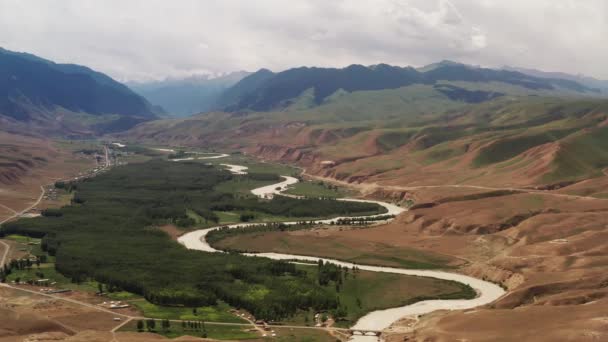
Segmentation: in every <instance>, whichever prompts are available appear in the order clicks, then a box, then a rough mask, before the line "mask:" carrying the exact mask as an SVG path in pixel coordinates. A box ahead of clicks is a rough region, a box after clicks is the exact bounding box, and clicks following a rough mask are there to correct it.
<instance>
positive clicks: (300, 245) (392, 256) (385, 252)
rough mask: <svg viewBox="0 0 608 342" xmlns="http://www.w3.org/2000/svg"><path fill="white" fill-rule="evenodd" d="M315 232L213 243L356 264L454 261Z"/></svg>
mask: <svg viewBox="0 0 608 342" xmlns="http://www.w3.org/2000/svg"><path fill="white" fill-rule="evenodd" d="M331 229H334V230H335V229H340V228H331ZM345 229H349V228H345ZM363 229H364V228H363ZM315 232H316V234H306V233H302V232H297V231H296V232H281V231H274V232H256V233H244V234H234V235H232V236H229V237H227V238H225V239H222V240H220V241H218V242H215V243H214V244H213V246H214V247H215V248H219V249H231V250H243V251H250V252H275V253H289V254H297V255H313V256H319V257H327V258H333V259H338V260H344V261H348V262H353V263H358V264H367V265H380V266H389V267H403V268H413V269H439V268H450V267H451V266H450V265H451V262H453V260H452V259H450V258H447V257H444V256H441V255H435V254H432V253H429V252H421V251H419V250H416V249H413V248H405V247H393V246H390V245H386V244H382V243H373V242H369V243H366V244H359V245H356V246H354V245H352V244H351V243H350V242H347V241H343V240H341V239H340V238H339V237H336V236H333V235H332V236H326V235H327V234H324V232H323V230H322V229H321V230H315ZM310 246H314V249H311V247H310Z"/></svg>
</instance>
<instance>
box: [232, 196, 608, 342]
mask: <svg viewBox="0 0 608 342" xmlns="http://www.w3.org/2000/svg"><path fill="white" fill-rule="evenodd" d="M566 189H568V187H565V188H564V190H566ZM391 192H392V193H391ZM441 192H443V194H442V193H441ZM455 192H457V193H455ZM455 192H452V191H451V190H450V189H449V188H444V189H439V188H432V189H418V190H415V191H407V194H406V196H407V197H408V198H415V199H416V200H417V201H418V202H419V206H418V207H419V209H416V207H414V208H413V209H411V210H410V211H409V212H406V213H404V214H403V215H401V216H400V217H398V218H397V220H395V221H393V222H391V223H389V224H386V225H381V226H376V227H370V228H366V229H360V228H355V229H348V228H347V227H343V228H341V229H327V230H321V231H318V230H312V231H298V232H270V233H267V234H269V238H271V240H270V241H272V240H277V241H280V243H279V244H277V245H276V246H268V243H266V244H256V241H261V240H265V237H264V236H263V235H259V233H256V234H257V235H255V234H254V235H255V236H254V235H252V236H251V237H248V236H243V239H242V240H243V241H245V240H246V241H247V244H248V245H252V246H253V247H254V248H256V250H258V251H266V250H265V249H262V250H260V248H262V247H263V246H266V248H268V251H280V249H281V248H282V247H281V246H291V247H290V248H299V246H300V245H301V242H302V241H305V242H306V244H308V245H309V246H315V248H314V249H309V253H312V252H314V253H316V254H318V255H322V256H330V257H337V258H344V257H348V255H346V254H344V252H343V251H348V250H364V249H365V248H367V249H365V250H366V251H367V253H372V252H373V253H375V254H376V255H380V252H379V250H372V249H369V248H371V247H373V246H382V248H383V250H385V251H391V252H390V253H391V254H392V255H393V256H394V257H397V256H399V257H401V256H405V257H406V258H412V257H420V256H424V255H426V256H427V260H428V255H431V254H432V255H443V256H444V258H445V257H446V256H447V257H449V258H452V259H453V260H461V261H462V262H464V263H462V262H461V264H460V265H459V268H458V272H463V273H466V274H470V275H473V276H475V277H478V278H482V279H487V280H490V281H492V282H495V283H498V284H501V285H502V286H503V287H505V288H506V289H508V292H507V294H506V295H504V296H503V297H502V298H500V299H499V300H497V301H496V302H494V303H492V304H490V305H487V306H484V307H480V308H475V309H471V310H466V311H455V312H435V313H432V314H429V315H425V316H423V317H420V318H419V319H418V320H417V321H416V322H415V324H414V325H413V326H411V325H410V324H411V321H407V322H403V323H402V324H401V323H397V324H395V325H394V326H393V327H392V328H391V329H390V333H389V334H387V335H386V337H387V341H514V340H522V341H595V340H604V339H606V338H608V317H607V316H606V312H605V310H603V308H605V307H606V306H607V305H608V276H607V275H606V272H605V270H606V267H608V258H607V257H606V255H608V246H607V245H606V244H605V239H606V237H608V231H607V230H606V224H607V223H608V200H603V199H594V198H588V197H573V196H560V195H559V194H557V195H554V194H553V193H552V192H543V193H535V192H532V193H525V192H503V193H498V192H496V191H480V190H476V189H472V190H470V191H469V190H465V189H462V188H461V189H458V190H457V191H455ZM376 195H380V196H382V197H389V196H391V195H394V197H395V198H400V197H402V196H403V193H402V191H390V190H386V191H385V192H384V193H382V194H380V193H379V192H376ZM422 203H434V205H432V206H430V207H429V206H425V205H420V204H422ZM272 234H274V235H277V234H279V235H280V236H274V235H272ZM226 242H227V243H230V242H231V241H228V240H227V241H226ZM337 246H339V247H337ZM370 246H371V247H370ZM232 247H235V248H238V247H239V246H232ZM302 247H303V246H302ZM414 251H418V252H417V253H415V252H414ZM429 253H431V254H429ZM387 260H388V259H387ZM412 260H415V259H412Z"/></svg>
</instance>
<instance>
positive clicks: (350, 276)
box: [285, 265, 475, 327]
mask: <svg viewBox="0 0 608 342" xmlns="http://www.w3.org/2000/svg"><path fill="white" fill-rule="evenodd" d="M298 267H300V268H301V269H303V270H305V271H306V273H307V274H308V275H309V276H310V277H311V278H313V279H315V278H317V272H316V270H317V267H316V266H304V265H300V266H298ZM474 296H475V293H474V291H473V290H472V289H471V288H470V287H468V286H466V285H463V284H459V283H456V282H451V281H445V280H439V279H433V278H424V277H413V276H404V275H400V274H391V273H378V272H367V271H361V270H355V271H353V270H351V271H350V272H349V273H347V274H346V275H345V276H344V278H343V281H342V283H341V285H340V291H339V292H338V297H339V301H340V305H341V306H343V307H345V308H347V315H346V316H344V317H343V318H341V319H340V320H339V321H338V322H337V325H338V326H341V327H348V326H351V325H353V324H354V323H355V322H356V320H357V319H359V318H360V317H361V316H363V315H365V314H366V313H368V312H370V311H375V310H381V309H386V308H391V307H398V306H403V305H407V304H410V303H413V302H417V301H419V300H423V299H430V298H443V299H450V298H472V297H474ZM306 317H308V320H307V319H306ZM312 318H313V313H312V312H300V314H299V315H296V316H294V317H293V318H291V319H290V320H287V321H286V322H285V323H286V324H289V323H296V324H300V325H302V324H307V322H308V323H309V324H310V323H311V322H312V321H313V319H312Z"/></svg>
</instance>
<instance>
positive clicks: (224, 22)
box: [0, 0, 608, 81]
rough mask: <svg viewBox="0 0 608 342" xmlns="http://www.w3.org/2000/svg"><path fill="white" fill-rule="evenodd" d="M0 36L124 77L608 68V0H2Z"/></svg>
mask: <svg viewBox="0 0 608 342" xmlns="http://www.w3.org/2000/svg"><path fill="white" fill-rule="evenodd" d="M0 46H2V47H4V48H7V49H10V50H17V51H26V52H31V53H34V54H37V55H39V56H42V57H45V58H48V59H51V60H54V61H57V62H70V63H77V64H83V65H87V66H89V67H92V68H94V69H97V70H99V71H102V72H105V73H108V74H109V75H111V76H113V77H115V78H117V79H119V80H122V81H125V80H147V79H162V78H165V77H184V76H188V75H192V74H199V73H222V72H228V71H235V70H249V71H255V70H257V69H259V68H262V67H266V68H269V69H271V70H274V71H280V70H283V69H286V68H290V67H295V66H302V65H306V66H335V67H342V66H346V65H349V64H355V63H356V64H364V65H369V64H377V63H389V64H394V65H403V66H405V65H413V66H422V65H425V64H428V63H432V62H436V61H440V60H443V59H450V60H456V61H461V62H465V63H471V64H479V65H484V66H502V65H512V66H520V67H531V68H538V69H541V70H547V71H564V72H569V73H584V74H588V75H591V76H595V77H598V78H604V79H608V63H607V62H608V1H607V0H508V1H507V0H373V1H372V0H369V1H363V0H241V1H239V0H217V1H213V0H208V1H203V0H200V1H194V0H181V1H176V0H171V1H170V0H165V1H160V0H139V1H136V0H103V1H101V0H100V1H89V0H73V1H72V0H56V1H45V0H39V1H34V0H0Z"/></svg>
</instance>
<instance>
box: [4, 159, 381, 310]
mask: <svg viewBox="0 0 608 342" xmlns="http://www.w3.org/2000/svg"><path fill="white" fill-rule="evenodd" d="M248 177H252V178H257V179H258V180H259V178H265V179H268V180H272V179H276V178H278V177H268V176H263V177H262V176H260V175H255V174H254V175H238V176H237V175H232V174H231V173H229V172H227V171H223V170H220V169H217V168H215V167H213V166H209V165H204V164H201V163H196V162H184V163H174V162H168V161H163V160H151V161H148V162H145V163H142V164H129V165H125V166H120V167H116V168H114V169H112V170H111V171H109V172H107V173H105V174H102V175H99V176H98V177H95V178H91V179H86V180H82V181H80V182H78V183H69V184H65V183H59V184H57V186H59V187H64V188H66V189H69V190H70V191H72V192H74V197H73V200H72V204H71V205H69V206H66V207H63V208H61V209H58V210H48V211H45V212H44V213H43V216H41V217H38V218H32V219H21V220H19V221H16V222H11V223H7V224H5V225H3V227H2V229H1V230H0V234H1V235H7V234H13V233H18V234H23V235H28V236H31V237H37V238H42V248H43V250H44V251H46V252H47V253H49V254H50V255H52V256H55V259H56V268H57V270H58V271H59V272H60V273H62V274H63V275H65V276H66V277H68V278H71V279H72V281H74V282H82V281H85V280H87V279H95V280H97V281H99V282H102V283H105V284H107V285H108V286H112V287H117V288H120V289H123V290H125V291H129V292H133V293H136V294H140V295H143V296H144V297H145V298H146V299H147V300H149V301H150V302H152V303H155V304H159V305H178V306H202V305H214V304H216V303H217V302H218V301H219V300H222V301H224V302H227V303H229V304H230V305H233V306H235V307H240V308H244V309H247V310H249V311H250V312H252V313H253V314H254V315H255V316H257V317H260V318H263V319H269V320H277V319H281V318H285V317H289V316H290V315H293V314H295V313H296V312H297V311H298V310H299V309H309V308H313V309H315V310H332V309H336V308H338V306H339V304H338V300H337V294H336V290H335V288H334V287H333V286H324V285H323V284H322V283H319V282H318V281H314V280H312V279H311V278H310V277H309V276H307V275H306V272H303V271H302V270H300V269H297V268H296V267H295V266H294V265H293V264H289V263H286V262H281V261H272V260H270V259H266V258H252V257H245V256H241V255H237V254H226V253H205V252H200V251H192V250H187V249H186V248H184V247H183V246H181V245H180V244H178V243H177V242H175V241H173V240H171V239H170V238H169V236H168V235H166V233H164V232H162V231H161V230H159V229H156V228H155V227H158V226H160V225H163V224H168V223H173V224H178V225H181V226H191V225H193V224H194V222H191V221H189V217H188V215H187V213H188V212H190V211H194V212H196V213H200V214H201V216H203V215H207V216H208V217H209V218H210V219H211V220H213V213H214V212H217V211H231V210H244V211H248V212H262V213H265V214H270V215H280V216H282V217H293V218H294V219H297V218H299V217H302V218H304V217H311V216H315V217H316V216H327V217H329V216H337V215H353V216H356V215H364V214H367V213H379V212H382V209H383V208H381V207H379V206H378V205H376V204H370V203H358V202H342V201H335V200H327V199H325V200H322V199H307V200H304V201H300V200H294V199H291V198H286V197H282V196H275V198H274V199H272V200H261V199H257V198H255V197H253V196H252V195H251V196H248V195H243V194H233V193H227V192H221V191H217V190H216V187H217V186H218V185H220V184H222V183H224V182H234V181H235V180H237V181H238V179H244V180H247V179H249V178H248Z"/></svg>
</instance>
